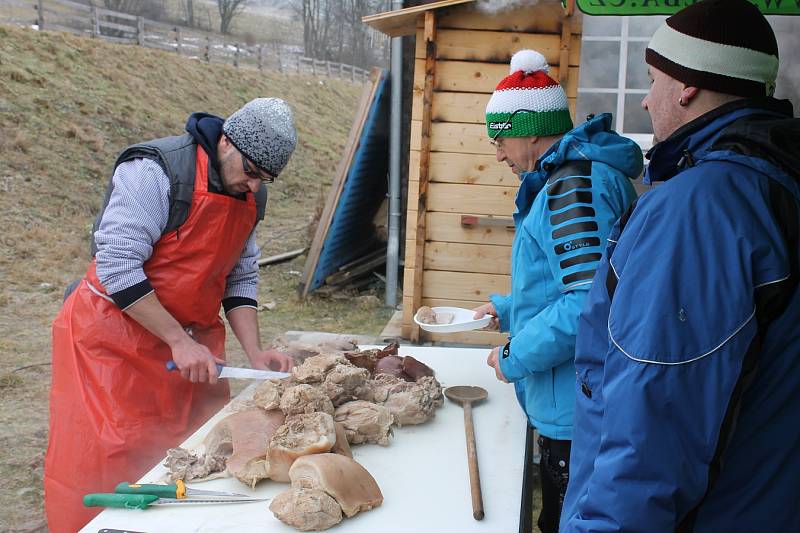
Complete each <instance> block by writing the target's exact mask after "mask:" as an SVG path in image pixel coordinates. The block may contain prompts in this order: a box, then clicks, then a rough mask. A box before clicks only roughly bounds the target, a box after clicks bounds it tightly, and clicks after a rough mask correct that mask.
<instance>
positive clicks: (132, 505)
mask: <svg viewBox="0 0 800 533" xmlns="http://www.w3.org/2000/svg"><path fill="white" fill-rule="evenodd" d="M157 499H158V496H155V495H154V494H87V495H86V496H84V497H83V505H84V506H86V507H119V508H121V509H147V506H148V505H150V504H151V503H153V502H154V501H156V500H157Z"/></svg>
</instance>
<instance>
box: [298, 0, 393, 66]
mask: <svg viewBox="0 0 800 533" xmlns="http://www.w3.org/2000/svg"><path fill="white" fill-rule="evenodd" d="M293 5H294V8H295V12H296V13H297V14H298V15H300V17H301V19H302V21H303V46H304V49H305V54H306V55H307V56H310V57H314V58H317V59H325V60H328V61H338V62H341V63H350V64H353V65H358V66H363V67H368V66H371V65H373V64H375V63H376V62H379V61H380V60H381V59H382V58H383V54H382V53H381V52H380V50H377V51H375V50H372V47H371V46H370V45H371V44H372V43H371V41H370V38H371V36H370V35H369V33H368V32H367V28H366V26H365V25H364V24H363V23H362V22H361V17H363V16H364V15H368V14H370V13H375V12H377V11H379V10H381V9H383V8H385V7H386V5H387V2H386V0H294V3H293ZM376 52H377V55H376Z"/></svg>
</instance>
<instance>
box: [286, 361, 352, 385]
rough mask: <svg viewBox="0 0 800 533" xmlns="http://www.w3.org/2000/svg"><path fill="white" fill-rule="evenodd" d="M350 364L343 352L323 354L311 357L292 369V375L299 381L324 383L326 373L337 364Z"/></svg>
mask: <svg viewBox="0 0 800 533" xmlns="http://www.w3.org/2000/svg"><path fill="white" fill-rule="evenodd" d="M346 364H348V361H347V358H345V356H344V355H341V354H323V355H315V356H314V357H309V358H308V359H306V360H305V361H303V364H302V365H300V366H296V367H294V368H293V369H292V376H293V377H294V380H295V381H297V382H298V383H322V381H323V380H324V379H325V375H326V374H327V373H328V372H329V371H330V370H331V369H332V368H333V367H335V366H336V365H346Z"/></svg>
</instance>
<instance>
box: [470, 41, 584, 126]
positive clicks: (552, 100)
mask: <svg viewBox="0 0 800 533" xmlns="http://www.w3.org/2000/svg"><path fill="white" fill-rule="evenodd" d="M549 70H550V66H549V65H548V64H547V60H546V59H545V58H544V56H543V55H542V54H540V53H539V52H537V51H535V50H520V51H519V52H517V53H516V54H514V55H513V56H512V58H511V74H509V75H508V76H506V77H505V78H503V80H502V81H501V82H500V83H499V84H498V85H497V88H496V89H495V90H494V93H492V97H491V98H490V99H489V103H488V104H487V105H486V129H487V130H488V132H489V137H491V138H492V139H495V138H497V137H534V136H537V137H538V136H546V135H558V134H560V133H566V132H568V131H569V130H571V129H572V118H571V117H570V114H569V106H568V105H567V95H566V93H564V89H562V88H561V86H560V85H559V84H558V82H556V81H555V80H554V79H553V78H551V77H550V76H548V75H547V72H548V71H549Z"/></svg>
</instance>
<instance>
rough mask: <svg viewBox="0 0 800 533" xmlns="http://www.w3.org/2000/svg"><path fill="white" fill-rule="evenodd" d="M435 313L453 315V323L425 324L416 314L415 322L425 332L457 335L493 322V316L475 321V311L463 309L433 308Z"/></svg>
mask: <svg viewBox="0 0 800 533" xmlns="http://www.w3.org/2000/svg"><path fill="white" fill-rule="evenodd" d="M431 309H433V312H434V313H452V314H453V321H452V322H451V323H449V324H425V323H423V322H420V321H419V320H418V319H417V314H416V313H414V322H416V323H417V325H418V326H419V327H421V328H422V329H424V330H425V331H430V332H431V333H455V332H458V331H470V330H473V329H481V328H485V327H486V326H488V325H489V322H491V320H492V318H493V317H492V315H485V316H484V317H483V318H480V319H478V320H474V319H473V318H472V317H473V316H475V311H473V310H472V309H464V308H463V307H431Z"/></svg>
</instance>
